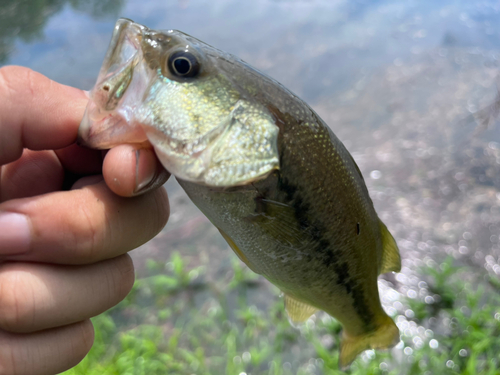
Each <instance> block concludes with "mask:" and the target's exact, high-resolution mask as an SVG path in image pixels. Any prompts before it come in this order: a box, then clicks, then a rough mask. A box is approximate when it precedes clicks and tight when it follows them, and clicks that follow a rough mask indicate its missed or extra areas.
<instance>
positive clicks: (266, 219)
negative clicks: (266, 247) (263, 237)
mask: <svg viewBox="0 0 500 375" xmlns="http://www.w3.org/2000/svg"><path fill="white" fill-rule="evenodd" d="M255 211H256V213H255V214H254V215H251V216H248V217H247V218H246V219H247V220H248V221H249V222H250V223H252V224H254V225H258V226H259V227H260V228H261V229H262V231H263V232H265V233H267V234H268V235H269V237H270V238H273V239H274V240H276V241H278V242H280V243H281V244H284V245H287V246H294V247H297V246H300V245H302V242H303V240H304V239H303V238H304V236H303V232H302V231H301V229H300V227H299V225H298V223H297V219H296V217H295V211H294V209H293V207H290V206H289V205H287V204H284V203H281V202H276V201H273V200H269V199H259V200H257V201H256V209H255Z"/></svg>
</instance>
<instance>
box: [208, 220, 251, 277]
mask: <svg viewBox="0 0 500 375" xmlns="http://www.w3.org/2000/svg"><path fill="white" fill-rule="evenodd" d="M217 229H218V230H219V232H220V234H222V237H224V239H225V240H226V242H227V243H228V245H229V246H230V247H231V249H233V251H234V252H235V253H236V255H238V258H240V260H241V261H242V262H243V263H245V264H246V265H247V266H248V268H250V269H251V270H252V271H253V272H255V273H257V274H258V273H259V272H257V271H256V270H255V267H254V266H253V265H252V263H251V262H250V261H249V260H248V258H247V257H246V256H245V254H244V253H243V252H242V251H241V250H240V249H239V247H238V246H237V245H236V244H235V243H234V241H233V239H232V238H231V237H229V236H228V235H227V234H226V232H224V231H223V230H222V229H220V228H217Z"/></svg>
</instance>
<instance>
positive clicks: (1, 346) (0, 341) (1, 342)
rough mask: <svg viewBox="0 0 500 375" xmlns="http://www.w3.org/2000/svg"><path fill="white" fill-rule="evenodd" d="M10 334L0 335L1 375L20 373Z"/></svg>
mask: <svg viewBox="0 0 500 375" xmlns="http://www.w3.org/2000/svg"><path fill="white" fill-rule="evenodd" d="M13 346H14V345H13V343H12V340H11V338H10V335H6V334H1V335H0V375H13V374H19V371H18V368H17V366H16V361H15V358H14V357H15V356H14V349H13Z"/></svg>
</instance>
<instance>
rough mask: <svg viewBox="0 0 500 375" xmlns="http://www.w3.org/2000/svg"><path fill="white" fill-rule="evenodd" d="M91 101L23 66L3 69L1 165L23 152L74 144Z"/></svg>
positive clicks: (0, 75) (0, 85) (0, 73)
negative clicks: (88, 103) (26, 149)
mask: <svg viewBox="0 0 500 375" xmlns="http://www.w3.org/2000/svg"><path fill="white" fill-rule="evenodd" d="M87 102H88V98H87V96H86V95H85V93H84V92H83V91H82V90H79V89H76V88H73V87H70V86H65V85H61V84H59V83H57V82H54V81H52V80H50V79H49V78H47V77H45V76H43V75H42V74H40V73H37V72H34V71H32V70H31V69H28V68H23V67H19V66H7V67H2V68H0V134H1V135H2V136H1V137H0V165H3V164H7V163H10V162H12V161H14V160H17V159H18V158H19V157H21V154H22V152H23V148H29V149H31V150H45V149H59V148H63V147H66V146H69V145H70V144H72V143H74V142H75V140H76V137H77V133H78V126H79V125H80V121H81V119H82V117H83V113H84V111H85V106H86V105H87Z"/></svg>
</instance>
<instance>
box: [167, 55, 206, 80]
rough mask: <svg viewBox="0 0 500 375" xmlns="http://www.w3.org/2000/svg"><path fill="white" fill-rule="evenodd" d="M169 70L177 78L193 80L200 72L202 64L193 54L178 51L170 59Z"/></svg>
mask: <svg viewBox="0 0 500 375" xmlns="http://www.w3.org/2000/svg"><path fill="white" fill-rule="evenodd" d="M168 70H169V71H170V73H172V74H173V75H175V76H177V77H182V78H191V77H195V76H196V75H197V74H198V72H199V71H200V63H199V62H198V59H197V58H196V56H195V55H193V54H192V53H191V52H188V51H178V52H175V53H173V54H172V55H170V57H169V58H168Z"/></svg>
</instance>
